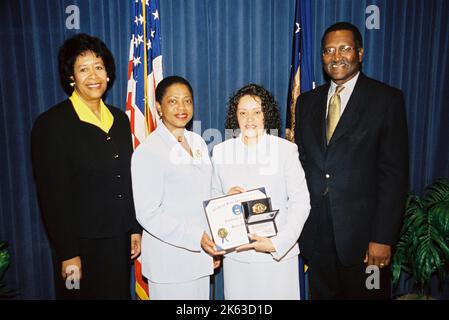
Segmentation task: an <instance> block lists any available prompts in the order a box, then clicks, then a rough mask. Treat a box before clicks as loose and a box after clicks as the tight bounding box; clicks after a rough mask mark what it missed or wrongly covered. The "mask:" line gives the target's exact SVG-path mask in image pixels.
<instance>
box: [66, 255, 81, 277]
mask: <svg viewBox="0 0 449 320" xmlns="http://www.w3.org/2000/svg"><path fill="white" fill-rule="evenodd" d="M61 273H62V279H64V280H65V279H66V278H67V277H68V276H72V280H81V276H82V274H81V258H80V257H79V256H76V257H74V258H71V259H68V260H64V261H62V264H61Z"/></svg>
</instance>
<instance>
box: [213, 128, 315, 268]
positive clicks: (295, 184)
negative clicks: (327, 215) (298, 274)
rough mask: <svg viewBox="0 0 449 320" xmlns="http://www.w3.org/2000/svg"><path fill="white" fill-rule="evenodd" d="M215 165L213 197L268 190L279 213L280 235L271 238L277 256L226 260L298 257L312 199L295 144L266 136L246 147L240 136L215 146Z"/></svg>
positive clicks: (255, 254) (245, 254)
mask: <svg viewBox="0 0 449 320" xmlns="http://www.w3.org/2000/svg"><path fill="white" fill-rule="evenodd" d="M212 163H213V167H214V174H213V178H212V196H214V197H216V196H220V195H224V194H226V193H227V192H228V191H229V189H230V188H232V187H233V186H240V187H242V188H244V189H245V190H251V189H255V188H259V187H265V191H266V193H267V196H268V197H271V204H272V207H273V209H279V213H278V215H277V217H276V225H277V227H278V234H277V235H276V236H274V237H272V238H271V240H272V242H273V245H274V247H275V249H276V252H273V253H271V255H270V254H266V253H258V252H256V251H254V250H250V251H244V252H232V253H229V254H227V255H226V258H231V259H235V260H238V261H241V262H268V261H274V260H278V261H279V260H281V259H288V258H290V257H293V256H295V255H298V254H299V248H298V244H297V241H298V238H299V236H300V234H301V230H302V228H303V226H304V223H305V221H306V219H307V217H308V215H309V211H310V198H309V191H308V189H307V184H306V179H305V175H304V170H303V168H302V166H301V163H300V162H299V158H298V148H297V146H296V144H294V143H291V142H289V141H287V140H285V139H282V138H279V137H276V136H272V135H268V134H264V135H263V136H262V137H261V139H260V140H259V142H258V144H257V145H255V146H247V145H245V144H244V143H243V141H242V136H241V135H240V136H239V137H237V138H234V139H229V140H226V141H225V142H223V143H221V144H219V145H217V146H215V147H214V149H213V157H212ZM273 259H274V260H273Z"/></svg>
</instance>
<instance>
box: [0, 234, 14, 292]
mask: <svg viewBox="0 0 449 320" xmlns="http://www.w3.org/2000/svg"><path fill="white" fill-rule="evenodd" d="M9 263H10V256H9V252H8V245H7V244H6V242H4V241H0V299H6V298H12V297H13V296H14V293H13V291H12V290H10V289H8V288H7V287H6V285H5V283H4V276H5V273H6V269H8V267H9Z"/></svg>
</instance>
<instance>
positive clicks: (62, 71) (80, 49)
mask: <svg viewBox="0 0 449 320" xmlns="http://www.w3.org/2000/svg"><path fill="white" fill-rule="evenodd" d="M87 51H92V52H93V53H95V55H96V56H97V57H100V58H101V59H103V63H104V66H105V68H106V73H107V75H108V78H109V82H108V86H107V88H106V91H105V93H104V95H106V92H108V90H109V89H110V88H111V87H112V85H113V84H114V80H115V62H114V57H113V56H112V53H111V51H109V49H108V48H107V47H106V45H105V44H104V42H103V41H101V40H100V39H98V38H97V37H92V36H90V35H88V34H85V33H80V34H77V35H75V36H73V37H71V38H69V39H67V40H66V41H65V42H64V44H63V45H62V46H61V47H60V48H59V54H58V66H59V80H60V82H61V86H62V88H63V89H64V91H65V92H66V93H67V94H68V95H69V96H70V95H71V94H72V93H73V90H74V88H73V87H72V86H70V83H71V82H73V80H72V79H70V77H71V76H73V74H74V66H75V61H76V58H78V56H79V55H80V54H82V53H84V52H87Z"/></svg>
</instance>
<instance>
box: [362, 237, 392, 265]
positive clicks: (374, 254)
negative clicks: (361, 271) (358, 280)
mask: <svg viewBox="0 0 449 320" xmlns="http://www.w3.org/2000/svg"><path fill="white" fill-rule="evenodd" d="M390 259H391V246H389V245H387V244H381V243H376V242H370V243H369V244H368V250H366V256H365V260H364V261H363V262H365V263H366V264H367V265H369V266H370V265H376V266H378V267H379V268H383V267H386V266H388V265H389V264H390Z"/></svg>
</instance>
